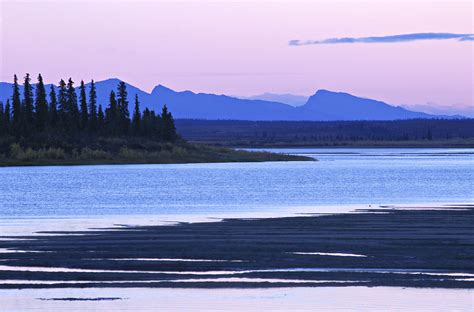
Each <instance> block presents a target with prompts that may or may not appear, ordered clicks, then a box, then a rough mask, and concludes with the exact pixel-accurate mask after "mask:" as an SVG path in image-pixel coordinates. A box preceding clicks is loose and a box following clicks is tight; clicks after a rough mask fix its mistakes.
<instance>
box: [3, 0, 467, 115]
mask: <svg viewBox="0 0 474 312" xmlns="http://www.w3.org/2000/svg"><path fill="white" fill-rule="evenodd" d="M0 1H1V4H0V11H1V15H0V19H1V24H0V36H1V41H0V53H1V55H0V60H1V63H0V81H11V80H12V76H13V74H14V73H17V74H18V75H20V76H23V75H24V73H26V72H29V73H30V74H32V75H34V76H36V74H37V73H39V72H41V73H42V74H43V76H44V77H45V80H46V81H48V82H54V83H56V82H57V81H58V80H59V79H60V78H64V77H69V76H72V77H73V79H74V80H76V81H78V80H80V79H84V80H90V79H91V78H94V79H96V80H102V79H106V78H111V77H117V78H120V79H123V80H125V81H127V82H129V83H131V84H134V85H136V86H138V87H140V88H142V89H143V90H145V91H151V89H152V88H153V86H155V85H157V84H163V85H165V86H168V87H170V88H173V89H176V90H185V89H188V90H192V91H196V92H210V93H211V92H212V93H224V94H232V95H242V96H247V95H253V94H259V93H263V92H273V93H293V94H302V95H310V94H313V93H314V92H315V91H316V90H317V89H320V88H325V89H329V90H334V91H345V92H349V93H353V94H355V95H359V96H365V97H371V98H375V99H380V100H383V101H386V102H389V103H392V104H397V105H398V104H425V103H428V102H430V103H435V104H437V105H443V106H446V105H451V106H453V105H463V106H467V105H473V104H474V100H473V75H474V74H473V73H474V60H473V58H474V54H473V52H474V51H473V41H466V42H459V41H457V40H441V41H415V42H405V43H374V44H364V43H359V44H334V45H308V46H298V47H295V46H289V45H288V41H289V40H292V39H301V40H319V39H326V38H332V37H367V36H385V35H397V34H408V33H420V32H443V33H474V30H473V5H472V3H471V1H461V2H455V1H441V2H440V1H436V2H435V1H428V0H425V1H421V0H418V1H416V0H415V1H396V2H391V1H383V0H379V1H346V2H336V1H329V0H325V1H302V2H295V1H278V2H272V1H264V0H260V1H257V0H255V1H250V0H248V1H241V2H229V1H222V0H221V1H215V2H209V1H187V2H182V1H181V2H176V1H141V2H136V1H133V2H132V1H129V2H127V1H22V2H20V1H9V0H0ZM435 104H430V105H435Z"/></svg>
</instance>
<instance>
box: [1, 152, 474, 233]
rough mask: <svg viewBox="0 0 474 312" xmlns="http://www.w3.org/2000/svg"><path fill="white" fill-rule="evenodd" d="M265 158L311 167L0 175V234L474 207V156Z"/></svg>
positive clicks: (110, 168)
mask: <svg viewBox="0 0 474 312" xmlns="http://www.w3.org/2000/svg"><path fill="white" fill-rule="evenodd" d="M272 151H274V152H280V153H291V154H301V155H307V156H311V157H314V158H317V159H318V160H319V161H314V162H267V163H225V164H179V165H104V166H58V167H10V168H0V181H1V182H0V183H1V191H0V219H1V220H2V222H0V226H2V225H3V226H5V224H6V223H5V222H6V221H7V220H9V221H8V222H9V224H11V222H12V221H13V220H21V219H36V218H46V219H47V218H54V219H56V218H60V219H68V218H75V219H91V218H102V217H103V218H110V217H114V218H115V219H116V220H117V221H118V220H125V221H126V220H130V217H131V216H134V217H135V218H138V219H139V218H140V217H143V218H145V219H150V218H152V219H153V220H155V219H154V218H158V219H160V220H183V219H190V218H191V219H192V218H193V217H194V218H203V217H213V216H216V217H221V216H240V215H245V216H254V217H259V216H267V215H280V214H288V213H299V212H321V211H324V212H328V211H338V209H347V207H352V206H353V205H358V206H364V207H368V205H372V206H374V205H391V204H416V203H472V202H473V199H474V188H473V177H474V166H473V165H474V149H398V148H397V149H368V148H367V149H364V148H357V149H339V148H338V149H312V148H308V149H272ZM344 207H345V208H344ZM138 219H137V220H138Z"/></svg>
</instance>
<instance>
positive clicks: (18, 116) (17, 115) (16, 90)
mask: <svg viewBox="0 0 474 312" xmlns="http://www.w3.org/2000/svg"><path fill="white" fill-rule="evenodd" d="M12 105H13V107H12V109H13V112H12V113H13V128H14V129H15V131H19V130H20V129H21V120H22V119H23V118H22V111H21V100H20V87H19V86H18V78H17V76H16V75H14V76H13V96H12ZM17 134H20V133H18V132H17Z"/></svg>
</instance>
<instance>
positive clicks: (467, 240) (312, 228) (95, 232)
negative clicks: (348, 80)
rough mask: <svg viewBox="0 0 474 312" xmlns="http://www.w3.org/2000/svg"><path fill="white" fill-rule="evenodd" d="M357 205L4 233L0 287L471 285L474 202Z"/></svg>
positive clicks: (473, 268) (0, 245)
mask: <svg viewBox="0 0 474 312" xmlns="http://www.w3.org/2000/svg"><path fill="white" fill-rule="evenodd" d="M356 212H357V213H349V214H326V215H324V214H323V215H317V216H311V215H308V216H299V217H285V218H267V219H227V220H224V221H221V222H204V223H180V224H178V225H165V226H134V227H122V228H113V229H92V230H88V231H81V232H68V231H59V230H60V229H58V231H56V232H48V233H38V234H36V235H33V236H16V237H5V236H4V237H1V238H2V239H1V240H0V251H1V252H0V260H1V264H2V265H1V266H0V288H64V287H147V288H149V287H179V288H247V287H258V288H265V287H304V286H309V287H318V286H397V287H429V288H474V282H473V277H474V266H473V263H472V259H473V257H474V253H473V250H474V249H473V246H474V227H473V220H474V205H471V204H465V205H447V206H440V207H437V206H433V207H416V206H414V207H412V208H411V209H410V208H409V207H405V208H403V209H402V208H397V207H390V206H386V207H380V208H377V209H367V210H358V211H356ZM50 234H55V235H50ZM78 234H80V235H78ZM25 238H28V239H26V240H25ZM32 238H33V239H32Z"/></svg>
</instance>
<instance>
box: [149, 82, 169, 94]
mask: <svg viewBox="0 0 474 312" xmlns="http://www.w3.org/2000/svg"><path fill="white" fill-rule="evenodd" d="M158 93H175V91H174V90H173V89H170V88H168V87H165V86H164V85H162V84H159V85H157V86H155V87H154V88H153V90H152V91H151V94H158Z"/></svg>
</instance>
